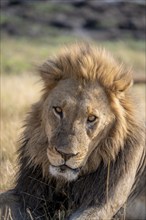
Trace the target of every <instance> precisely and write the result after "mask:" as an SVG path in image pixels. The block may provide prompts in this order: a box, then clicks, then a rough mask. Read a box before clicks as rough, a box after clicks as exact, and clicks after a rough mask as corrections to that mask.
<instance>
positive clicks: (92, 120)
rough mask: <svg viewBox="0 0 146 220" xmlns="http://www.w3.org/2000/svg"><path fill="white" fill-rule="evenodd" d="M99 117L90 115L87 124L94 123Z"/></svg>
mask: <svg viewBox="0 0 146 220" xmlns="http://www.w3.org/2000/svg"><path fill="white" fill-rule="evenodd" d="M96 119H97V117H96V116H95V115H90V116H89V117H88V119H87V122H89V123H92V122H94V121H96Z"/></svg>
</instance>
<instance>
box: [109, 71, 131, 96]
mask: <svg viewBox="0 0 146 220" xmlns="http://www.w3.org/2000/svg"><path fill="white" fill-rule="evenodd" d="M132 85H133V79H132V74H131V73H130V72H126V73H124V74H122V75H121V76H120V78H119V79H117V80H115V81H114V82H113V86H112V91H114V92H124V91H126V90H127V89H128V88H130V87H131V86H132Z"/></svg>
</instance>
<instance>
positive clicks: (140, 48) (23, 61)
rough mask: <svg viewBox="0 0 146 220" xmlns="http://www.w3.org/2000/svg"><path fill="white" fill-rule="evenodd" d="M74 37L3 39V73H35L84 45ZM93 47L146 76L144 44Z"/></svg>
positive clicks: (118, 42) (129, 43) (134, 42)
mask: <svg viewBox="0 0 146 220" xmlns="http://www.w3.org/2000/svg"><path fill="white" fill-rule="evenodd" d="M81 41H82V40H81V39H80V38H77V37H74V36H73V35H56V36H49V37H48V38H47V37H45V38H38V39H36V38H35V39H32V38H26V37H21V38H20V37H9V36H7V35H3V36H2V40H1V54H2V56H1V64H2V65H1V73H2V74H21V73H24V72H31V71H32V68H33V66H34V65H39V64H41V63H42V62H43V61H44V60H46V59H48V58H49V57H50V56H51V55H55V54H56V53H57V52H58V50H59V49H60V48H61V47H62V46H64V45H67V44H70V43H75V42H81ZM91 43H93V44H95V45H98V46H102V47H104V48H106V49H107V50H109V51H110V52H111V53H112V54H114V55H115V57H118V59H119V60H120V61H121V62H124V63H125V64H127V66H129V67H132V68H133V69H134V71H135V72H136V73H144V72H145V42H144V41H142V40H140V41H136V40H129V39H128V40H126V41H104V42H101V41H100V42H94V41H91Z"/></svg>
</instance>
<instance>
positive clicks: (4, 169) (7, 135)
mask: <svg viewBox="0 0 146 220" xmlns="http://www.w3.org/2000/svg"><path fill="white" fill-rule="evenodd" d="M37 81H38V78H37V77H36V76H32V75H12V76H6V75H3V76H2V77H1V136H0V138H1V150H0V151H1V152H0V161H1V164H0V176H1V177H2V179H1V181H0V190H5V189H6V188H7V187H10V184H11V183H12V182H11V181H10V178H11V177H12V176H14V173H15V170H16V169H15V166H16V150H17V147H18V139H19V134H20V132H22V129H21V127H22V124H23V119H24V117H25V114H26V112H27V111H29V108H30V106H31V104H32V103H34V102H35V101H36V100H37V99H38V97H39V90H40V83H37Z"/></svg>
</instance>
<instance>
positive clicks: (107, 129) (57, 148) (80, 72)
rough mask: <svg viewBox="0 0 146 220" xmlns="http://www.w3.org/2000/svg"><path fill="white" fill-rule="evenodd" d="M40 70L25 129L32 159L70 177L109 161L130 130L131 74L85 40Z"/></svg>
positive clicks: (44, 166)
mask: <svg viewBox="0 0 146 220" xmlns="http://www.w3.org/2000/svg"><path fill="white" fill-rule="evenodd" d="M40 73H41V76H42V78H43V81H44V84H45V89H44V94H43V96H42V99H41V101H40V102H39V104H37V107H36V106H35V108H34V109H35V110H34V111H35V113H34V114H33V118H32V119H31V120H30V119H29V121H30V125H29V130H27V137H28V136H30V137H32V136H33V138H31V141H29V142H30V144H28V147H27V153H28V155H29V156H31V158H33V159H32V161H33V162H34V163H36V164H39V163H40V164H41V165H42V167H43V172H44V174H46V172H49V173H50V174H51V175H53V176H55V177H57V178H61V179H66V180H68V181H71V180H75V179H76V178H78V176H81V175H84V174H86V173H91V172H93V171H95V170H96V169H97V167H98V166H99V164H100V161H101V160H103V161H104V163H106V164H107V163H108V162H109V161H110V160H114V159H115V157H116V155H117V154H118V152H119V151H120V150H121V149H122V147H123V145H124V140H125V137H126V135H127V133H128V129H129V130H130V128H129V127H128V126H127V118H130V114H132V111H133V110H132V108H131V107H130V102H128V103H129V104H128V105H127V104H126V99H129V96H128V95H127V88H128V87H129V86H130V85H131V83H132V80H131V74H130V73H129V72H128V71H126V70H125V69H123V68H122V66H121V65H119V64H118V63H117V62H116V61H115V60H114V59H113V58H112V57H111V55H109V54H107V53H106V52H105V51H104V50H102V49H94V47H89V46H88V45H86V44H82V45H80V46H79V45H73V46H72V47H70V48H69V49H66V50H64V51H63V52H62V53H61V54H60V55H59V56H57V57H56V58H54V59H52V60H48V61H46V62H45V63H44V64H43V65H42V66H41V67H40ZM38 109H39V110H38ZM129 120H130V119H129ZM34 121H35V123H36V130H35V129H34V126H33V129H32V131H31V122H32V123H34ZM28 133H29V134H28ZM30 133H31V134H30ZM33 133H34V135H32V134H33ZM36 139H37V141H36ZM42 140H43V141H42ZM44 140H45V141H44ZM35 141H36V143H35V144H34V143H33V144H32V142H35ZM30 145H31V147H29V146H30ZM32 145H33V147H32Z"/></svg>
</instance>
